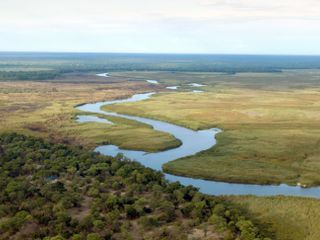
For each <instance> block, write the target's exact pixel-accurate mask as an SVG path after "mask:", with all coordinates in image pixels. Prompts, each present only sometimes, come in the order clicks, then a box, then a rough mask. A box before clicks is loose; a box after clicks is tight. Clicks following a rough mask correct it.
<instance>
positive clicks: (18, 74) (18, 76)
mask: <svg viewBox="0 0 320 240" xmlns="http://www.w3.org/2000/svg"><path fill="white" fill-rule="evenodd" d="M0 70H1V69H0ZM60 74H61V73H59V72H58V71H0V80H48V79H54V78H56V77H57V76H59V75H60Z"/></svg>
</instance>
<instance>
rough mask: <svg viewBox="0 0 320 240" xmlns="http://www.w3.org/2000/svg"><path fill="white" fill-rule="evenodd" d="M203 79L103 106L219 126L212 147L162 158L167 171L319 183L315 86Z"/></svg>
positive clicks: (196, 124)
mask: <svg viewBox="0 0 320 240" xmlns="http://www.w3.org/2000/svg"><path fill="white" fill-rule="evenodd" d="M300 74H302V73H300ZM309 74H310V73H308V74H306V76H305V77H306V79H307V80H305V81H306V82H307V81H309V82H312V81H313V80H308V78H307V77H308V76H309ZM263 75H264V76H265V74H263ZM269 77H270V76H269ZM309 77H310V76H309ZM270 78H271V77H270ZM285 81H288V80H285ZM203 83H206V84H208V86H207V87H204V89H205V90H206V91H207V92H206V93H201V94H194V93H185V92H184V93H183V92H182V93H171V94H165V93H163V94H159V95H157V96H155V97H153V98H151V99H150V100H147V101H143V102H139V103H128V104H121V105H113V106H106V107H105V109H110V110H113V111H117V112H121V113H126V114H132V115H139V116H145V117H150V118H156V119H161V120H164V121H168V122H173V123H177V124H179V125H183V126H186V127H189V128H192V129H206V128H212V127H219V128H221V129H222V130H223V132H222V133H221V134H219V135H218V144H217V146H216V147H214V148H212V149H210V150H208V151H205V152H202V153H199V154H198V155H196V156H191V157H187V158H184V159H179V160H176V161H173V162H170V163H167V164H166V165H165V166H164V169H165V170H166V171H168V172H171V173H175V174H179V175H185V176H193V177H201V178H205V179H214V180H219V181H229V182H245V183H261V184H279V183H288V184H292V185H296V184H297V183H301V184H304V185H307V186H311V185H319V184H320V176H319V174H318V172H319V170H320V169H319V168H320V164H319V158H320V148H319V143H320V138H319V133H320V131H319V127H320V124H319V118H320V115H319V110H320V105H319V101H320V95H319V89H318V88H317V87H316V86H315V87H313V88H306V87H300V88H299V89H298V88H297V87H292V86H287V87H283V88H280V87H279V88H277V89H273V90H272V89H270V88H269V86H268V84H266V83H265V85H266V88H265V89H264V88H261V87H259V88H254V87H253V85H251V87H245V86H235V83H234V86H230V85H222V84H216V85H215V86H213V85H212V83H211V82H210V81H207V82H203ZM316 83H317V82H316V81H314V82H313V84H316ZM281 84H284V83H281ZM274 87H275V86H274ZM243 172H246V174H243Z"/></svg>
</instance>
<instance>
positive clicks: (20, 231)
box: [0, 133, 267, 240]
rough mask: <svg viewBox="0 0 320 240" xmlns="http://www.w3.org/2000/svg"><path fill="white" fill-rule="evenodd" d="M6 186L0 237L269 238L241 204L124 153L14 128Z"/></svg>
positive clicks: (2, 165)
mask: <svg viewBox="0 0 320 240" xmlns="http://www.w3.org/2000/svg"><path fill="white" fill-rule="evenodd" d="M0 190H1V191H0V238H1V239H46V240H53V239H54V240H60V239H61V240H62V239H73V240H78V239H79V240H80V239H88V240H99V239H188V237H189V238H190V236H191V238H192V233H193V230H194V229H196V228H198V229H200V230H201V231H202V233H203V236H204V237H203V239H205V238H206V237H205V236H207V237H208V239H209V238H210V236H212V235H210V234H214V235H213V236H215V239H216V238H217V239H219V238H220V239H238V240H259V239H264V240H266V239H267V238H265V236H264V233H263V232H262V231H261V229H260V228H259V227H258V226H260V225H258V224H257V223H255V221H252V220H250V219H249V218H248V217H247V215H246V212H245V211H243V210H241V209H239V208H238V207H237V206H234V205H233V204H231V203H229V202H226V201H224V200H223V199H222V198H219V197H212V196H207V195H203V194H201V193H199V192H198V190H197V189H195V188H194V187H190V186H189V187H184V186H182V185H180V184H179V183H169V182H167V181H166V180H165V179H164V177H163V175H162V173H160V172H155V171H153V170H151V169H148V168H145V167H143V166H141V165H140V164H138V163H136V162H133V161H129V160H127V159H124V158H123V157H122V156H120V155H119V156H117V157H116V158H112V157H107V156H102V155H100V154H98V153H94V152H88V151H85V150H83V149H81V148H70V147H67V146H65V145H60V144H52V143H49V142H47V141H45V140H42V139H37V138H33V137H27V136H23V135H18V134H15V133H12V134H4V135H1V136H0ZM200 230H199V231H200ZM194 239H197V238H194Z"/></svg>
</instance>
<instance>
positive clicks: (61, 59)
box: [0, 53, 320, 80]
mask: <svg viewBox="0 0 320 240" xmlns="http://www.w3.org/2000/svg"><path fill="white" fill-rule="evenodd" d="M10 67H15V68H19V67H21V68H22V69H23V67H35V68H48V69H53V71H32V72H28V71H23V70H21V72H18V71H12V72H5V71H1V68H10ZM284 69H320V57H319V56H263V55H261V56H259V55H187V54H185V55H183V54H180V55H174V54H111V53H109V54H107V53H105V54H103V53H101V54H99V53H0V73H1V74H0V79H8V80H16V79H20V80H29V79H36V80H40V79H52V78H55V77H57V76H59V75H62V74H64V73H70V72H95V71H96V72H100V71H105V72H108V71H176V72H182V71H183V72H223V73H227V74H234V73H239V72H281V71H282V70H284Z"/></svg>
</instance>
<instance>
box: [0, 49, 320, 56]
mask: <svg viewBox="0 0 320 240" xmlns="http://www.w3.org/2000/svg"><path fill="white" fill-rule="evenodd" d="M1 53H39V54H46V53H50V54H61V53H62V54H68V53H69V54H128V55H130V54H132V55H134V54H140V55H204V56H205V55H222V56H288V57H290V56H292V57H320V54H295V53H285V54H277V53H191V52H190V53H187V52H186V53H175V52H120V51H119V52H118V51H115V52H112V51H110V52H108V51H101V52H98V51H29V50H23V51H15V50H13V51H12V50H8V51H7V50H4V51H3V50H0V54H1Z"/></svg>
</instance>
